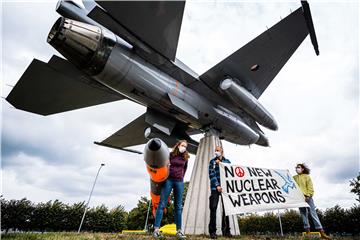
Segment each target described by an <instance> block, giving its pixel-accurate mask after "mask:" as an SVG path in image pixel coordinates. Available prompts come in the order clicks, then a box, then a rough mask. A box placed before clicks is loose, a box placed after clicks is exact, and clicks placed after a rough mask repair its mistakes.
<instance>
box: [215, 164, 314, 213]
mask: <svg viewBox="0 0 360 240" xmlns="http://www.w3.org/2000/svg"><path fill="white" fill-rule="evenodd" d="M220 181H221V187H222V190H223V192H222V198H223V202H224V207H225V214H226V215H232V214H239V213H248V212H258V211H265V210H273V209H281V208H295V207H308V206H309V205H308V204H307V203H306V202H305V197H304V195H303V193H302V192H301V190H300V188H299V186H298V185H297V184H296V182H295V181H294V179H293V178H292V176H291V175H290V172H289V170H277V169H266V168H255V167H245V166H239V165H234V164H228V163H225V164H224V163H220Z"/></svg>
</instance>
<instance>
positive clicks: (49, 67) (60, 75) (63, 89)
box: [6, 55, 124, 115]
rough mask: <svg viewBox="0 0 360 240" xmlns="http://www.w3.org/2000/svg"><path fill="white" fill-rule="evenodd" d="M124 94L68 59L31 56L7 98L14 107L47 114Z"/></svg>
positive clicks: (110, 100)
mask: <svg viewBox="0 0 360 240" xmlns="http://www.w3.org/2000/svg"><path fill="white" fill-rule="evenodd" d="M122 99H124V97H123V96H122V95H120V94H118V93H116V92H114V91H113V90H111V89H109V88H107V87H105V86H104V85H102V84H100V83H98V82H96V81H95V80H93V79H91V78H89V77H88V76H87V75H85V74H84V73H82V72H81V71H80V70H78V69H77V68H76V67H75V66H74V65H72V64H71V63H69V62H68V61H66V60H64V59H62V58H60V57H57V56H55V55H54V56H53V57H52V58H51V59H50V60H49V62H48V63H44V62H42V61H40V60H37V59H33V61H32V62H31V64H30V65H29V67H28V68H27V69H26V70H25V72H24V74H23V75H22V76H21V78H20V80H19V81H18V82H17V83H16V85H15V87H14V88H13V89H12V91H11V92H10V94H9V95H8V96H7V98H6V100H7V101H8V102H9V103H10V104H12V105H13V106H14V107H15V108H18V109H21V110H24V111H28V112H32V113H37V114H40V115H50V114H55V113H60V112H65V111H70V110H74V109H79V108H84V107H89V106H94V105H98V104H102V103H108V102H112V101H118V100H122Z"/></svg>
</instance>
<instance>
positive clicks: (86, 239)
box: [1, 232, 355, 240]
mask: <svg viewBox="0 0 360 240" xmlns="http://www.w3.org/2000/svg"><path fill="white" fill-rule="evenodd" d="M1 239H14V240H113V239H114V240H116V239H129V240H136V239H153V238H152V236H151V235H145V234H136V235H129V234H121V233H81V234H77V233H74V232H69V233H68V232H66V233H65V232H59V233H44V234H41V233H11V234H5V235H2V236H1ZM163 239H176V237H175V236H170V235H165V236H164V238H163ZM188 239H194V240H201V239H209V238H207V237H206V236H188ZM218 239H219V240H225V239H228V238H222V237H219V238H218ZM233 239H234V238H233ZM235 239H242V240H268V239H279V240H296V239H303V240H308V239H309V238H307V239H304V238H302V237H289V236H288V237H274V236H239V237H236V238H235ZM313 239H319V238H313ZM333 239H334V240H335V239H338V240H353V239H355V238H352V237H336V238H333ZM309 240H310V239H309Z"/></svg>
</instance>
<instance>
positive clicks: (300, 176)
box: [293, 163, 331, 239]
mask: <svg viewBox="0 0 360 240" xmlns="http://www.w3.org/2000/svg"><path fill="white" fill-rule="evenodd" d="M295 170H296V173H297V175H295V176H294V177H293V178H294V180H295V182H296V183H297V185H298V186H299V187H300V189H301V191H302V192H303V194H304V196H305V201H306V202H307V203H308V204H309V207H301V208H299V211H300V214H301V217H302V220H303V223H304V229H305V232H306V233H307V234H309V233H310V224H309V219H308V215H309V213H310V216H311V218H312V220H313V223H314V225H315V229H317V230H318V231H319V232H320V235H321V238H323V239H331V238H330V237H329V236H327V235H326V234H325V232H324V230H323V227H322V225H321V222H320V220H319V217H318V215H317V213H316V208H315V204H314V200H313V198H312V196H313V195H314V187H313V184H312V181H311V177H310V175H309V174H310V169H309V168H308V167H307V166H306V164H305V163H299V164H297V165H296V168H295Z"/></svg>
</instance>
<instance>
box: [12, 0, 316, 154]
mask: <svg viewBox="0 0 360 240" xmlns="http://www.w3.org/2000/svg"><path fill="white" fill-rule="evenodd" d="M184 7H185V2H184V1H93V2H92V1H84V2H83V4H79V3H75V2H73V1H63V0H61V1H59V2H58V3H57V6H56V11H57V12H58V13H59V14H60V15H61V17H60V18H59V19H58V20H57V21H56V22H55V24H54V25H53V27H52V28H51V30H50V32H49V34H48V37H47V42H48V43H49V44H50V45H51V46H53V47H54V48H55V49H56V50H57V51H58V52H59V53H60V54H61V55H62V56H63V57H64V58H65V59H64V58H62V57H59V56H56V55H54V56H52V57H51V59H50V60H49V61H48V62H47V63H45V62H42V61H40V60H37V59H34V60H33V61H32V62H31V64H30V65H29V67H28V68H27V69H26V71H25V72H24V74H23V75H22V77H21V78H20V80H19V81H18V82H17V84H16V86H15V87H14V88H13V89H12V91H11V92H10V94H9V95H8V96H7V98H6V99H7V101H8V102H9V103H10V104H12V105H13V106H14V107H15V108H18V109H22V110H24V111H28V112H32V113H36V114H41V115H50V114H56V113H61V112H65V111H70V110H74V109H80V108H84V107H89V106H94V105H97V104H103V103H108V102H113V101H119V100H123V99H128V100H130V101H134V102H136V103H138V104H141V105H143V106H145V107H146V109H147V110H146V112H145V113H144V114H143V115H141V116H139V117H138V118H136V119H135V120H134V121H132V122H131V123H129V124H128V125H126V126H125V127H123V128H121V129H120V130H119V131H117V132H116V133H114V134H113V135H111V136H110V137H108V138H106V139H105V140H103V141H101V142H95V143H96V144H99V145H102V146H107V147H111V148H116V149H120V150H125V151H131V152H137V153H140V152H139V151H136V150H132V149H131V148H129V147H131V146H134V145H140V144H144V143H146V142H147V139H151V138H155V137H157V138H160V139H162V140H163V141H164V142H165V143H166V144H167V145H170V146H171V145H173V144H174V143H175V142H176V141H177V140H179V139H186V140H187V141H188V143H189V144H188V150H189V151H190V152H191V153H196V150H197V147H198V142H196V141H195V140H193V139H192V138H191V135H193V134H198V133H203V132H206V131H210V130H214V131H216V132H217V133H218V134H219V136H220V138H221V139H224V140H226V141H229V142H232V143H235V144H239V145H251V144H257V145H261V146H269V140H268V138H267V137H266V136H265V134H264V132H263V130H262V129H260V127H259V124H260V125H262V126H264V127H266V128H268V129H271V130H277V129H278V124H277V122H276V121H275V119H274V117H273V116H272V115H271V114H270V113H269V111H268V110H266V108H265V107H264V106H262V104H261V103H260V101H259V100H258V99H259V97H260V96H261V95H262V93H263V92H264V91H265V89H266V88H267V87H268V86H269V84H270V83H271V82H272V80H273V79H274V78H275V76H276V75H277V74H278V72H279V71H280V70H281V68H282V67H283V66H284V65H285V63H286V62H287V61H288V59H289V58H290V57H291V56H292V54H293V53H294V52H295V50H296V49H297V48H298V47H299V45H300V44H301V43H302V42H303V40H304V39H305V38H306V36H307V35H309V36H310V39H311V42H312V44H313V46H314V49H315V52H316V54H317V55H319V49H318V44H317V40H316V34H315V30H314V26H313V22H312V17H311V13H310V8H309V4H308V3H307V2H306V1H301V6H300V7H299V8H298V9H297V10H295V11H293V12H292V13H291V14H290V15H288V16H287V17H285V18H284V19H282V20H281V21H280V22H278V23H277V24H275V25H274V26H273V27H271V28H269V29H267V30H266V31H265V32H263V33H262V34H260V35H259V36H258V37H256V38H255V39H253V40H252V41H250V42H249V43H247V44H246V45H245V46H243V47H241V48H240V49H238V50H237V51H236V52H234V53H232V54H231V55H230V56H228V57H227V58H225V59H224V60H222V61H221V62H219V63H218V64H216V65H215V66H213V67H212V68H210V69H209V70H208V71H206V72H205V73H203V74H201V75H198V74H196V73H195V72H194V71H192V70H191V69H190V68H189V67H187V66H186V65H185V64H184V63H182V62H181V61H180V60H179V59H177V58H176V49H177V44H178V39H179V33H180V27H181V23H182V17H183V13H184ZM254 21H255V20H254ZM229 24H231V23H229ZM107 117H112V116H107ZM105 118H106V117H104V121H106V119H105Z"/></svg>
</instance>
